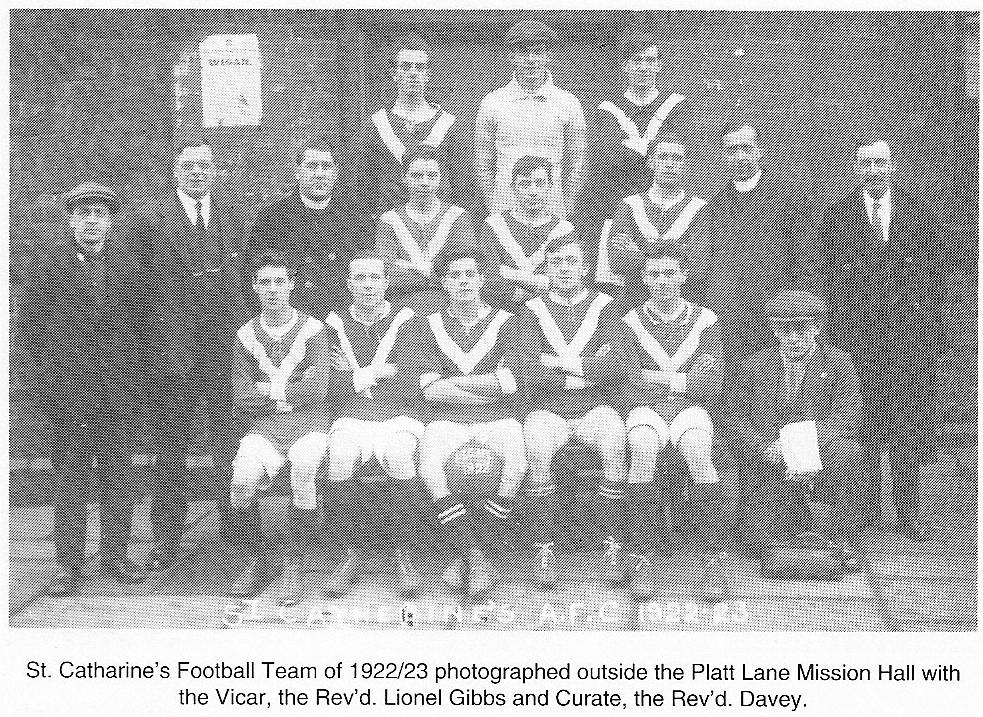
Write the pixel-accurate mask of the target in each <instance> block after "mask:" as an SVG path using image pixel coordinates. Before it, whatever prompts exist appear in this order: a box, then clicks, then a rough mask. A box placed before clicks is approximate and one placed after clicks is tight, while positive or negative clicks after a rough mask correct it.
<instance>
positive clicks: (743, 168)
mask: <svg viewBox="0 0 983 717" xmlns="http://www.w3.org/2000/svg"><path fill="white" fill-rule="evenodd" d="M723 147H724V160H725V162H726V164H727V169H728V171H729V173H730V178H731V179H732V180H734V181H735V182H743V181H746V180H748V179H751V177H753V176H754V175H756V174H757V173H758V171H759V170H760V169H761V157H762V153H761V150H760V149H759V148H758V134H757V132H756V131H755V129H754V128H753V127H750V126H748V125H744V126H743V127H741V128H740V129H738V130H736V131H734V132H731V133H730V134H727V135H725V136H724V139H723Z"/></svg>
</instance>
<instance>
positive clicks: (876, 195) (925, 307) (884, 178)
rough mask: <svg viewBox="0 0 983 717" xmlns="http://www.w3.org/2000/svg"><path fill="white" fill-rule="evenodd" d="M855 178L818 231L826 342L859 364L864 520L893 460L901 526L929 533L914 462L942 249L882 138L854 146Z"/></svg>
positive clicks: (926, 444)
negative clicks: (885, 461) (899, 179)
mask: <svg viewBox="0 0 983 717" xmlns="http://www.w3.org/2000/svg"><path fill="white" fill-rule="evenodd" d="M856 173H857V176H858V178H859V186H858V187H857V188H856V189H855V190H854V191H853V192H851V193H850V194H849V195H847V196H846V197H845V198H844V199H842V200H841V201H840V202H838V203H837V204H835V205H834V206H833V207H832V208H831V209H830V210H829V212H828V213H827V214H826V217H825V221H824V222H823V224H822V226H821V227H820V229H819V232H818V242H817V248H818V262H817V265H818V270H817V271H816V274H817V278H818V284H819V286H820V287H821V288H822V290H824V291H825V295H826V297H827V299H828V301H829V305H830V321H829V336H830V342H831V343H833V344H835V345H836V346H839V347H840V348H842V349H843V350H845V351H848V352H850V354H851V355H852V356H853V357H854V359H855V360H856V362H857V366H858V368H859V373H860V387H861V391H862V392H863V397H864V403H865V407H866V412H865V415H864V421H863V429H864V434H863V436H862V439H863V444H864V446H865V449H866V451H867V454H868V467H869V469H870V470H868V471H867V475H868V476H869V480H867V479H865V488H866V490H862V491H861V496H863V497H866V500H865V501H864V504H865V508H866V509H865V511H864V513H865V518H867V519H869V518H870V517H871V514H873V513H875V512H876V509H877V507H878V506H879V501H878V500H876V499H875V498H873V497H872V496H875V495H878V494H879V489H877V490H876V491H875V490H874V488H875V487H876V486H879V484H880V481H879V478H880V466H881V462H882V455H883V454H884V453H885V452H886V453H887V455H888V458H889V460H890V465H891V479H892V487H893V492H894V502H895V506H896V508H897V514H898V521H899V525H898V528H899V530H900V531H901V532H903V533H905V534H907V535H908V536H909V537H911V538H912V539H915V540H925V539H926V538H927V526H926V524H925V523H923V522H922V520H921V519H920V517H919V505H918V497H919V496H918V493H919V491H918V466H919V464H920V463H925V462H927V461H928V459H929V457H930V454H931V451H932V449H933V447H934V442H935V423H936V417H935V411H936V409H937V405H938V397H937V387H936V382H937V376H938V357H939V355H940V353H941V350H942V345H943V335H942V330H943V327H944V326H945V321H944V320H943V318H942V317H941V316H940V313H941V310H942V308H943V302H944V297H945V291H944V288H943V276H942V266H943V259H942V257H943V256H944V249H943V248H941V245H940V237H939V227H938V225H937V223H936V220H935V217H934V216H933V214H932V212H931V211H930V209H929V208H928V207H927V206H926V205H924V204H923V203H922V202H921V201H919V200H918V199H916V198H915V197H914V196H912V195H911V194H908V193H906V192H905V191H904V190H903V189H902V188H901V187H899V186H897V183H896V182H895V181H894V173H895V166H894V162H893V161H892V158H891V148H890V147H889V146H888V145H887V143H886V142H884V141H883V140H878V141H876V142H873V143H871V144H866V145H863V146H861V147H859V148H858V150H857V161H856Z"/></svg>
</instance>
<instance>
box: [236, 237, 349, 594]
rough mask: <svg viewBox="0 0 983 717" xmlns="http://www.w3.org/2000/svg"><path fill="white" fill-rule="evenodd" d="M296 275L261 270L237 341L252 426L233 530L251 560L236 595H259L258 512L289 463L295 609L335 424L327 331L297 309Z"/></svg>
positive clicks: (241, 462)
mask: <svg viewBox="0 0 983 717" xmlns="http://www.w3.org/2000/svg"><path fill="white" fill-rule="evenodd" d="M293 276H294V275H293V271H292V270H291V269H290V268H288V266H287V263H286V261H284V260H283V259H280V258H278V257H276V256H273V255H266V256H263V257H259V258H258V259H257V260H256V262H255V264H254V271H253V291H254V292H256V295H257V297H259V301H260V304H261V306H262V310H261V312H260V314H259V316H257V317H256V318H254V319H253V320H252V321H250V322H249V323H247V324H246V325H245V326H243V327H242V328H241V329H239V333H238V342H237V345H236V353H235V373H234V391H235V400H236V403H237V405H238V407H239V409H240V410H241V411H242V412H243V413H244V414H246V415H247V416H248V417H249V418H250V426H249V432H248V433H247V435H246V436H245V437H244V438H243V439H242V441H241V442H240V444H239V451H238V453H237V454H236V457H235V461H234V463H233V471H232V490H231V494H230V503H231V506H232V514H233V521H234V522H233V524H234V525H235V527H236V537H237V538H238V541H239V542H240V545H241V547H242V549H243V552H244V553H245V555H246V557H247V558H248V564H247V566H246V569H245V570H244V571H243V573H242V574H241V575H240V577H239V579H238V580H236V582H235V584H234V585H233V587H232V594H233V595H237V596H242V597H246V596H250V595H255V594H256V592H258V589H259V587H260V585H261V583H262V581H263V579H264V577H265V572H266V571H265V565H264V561H263V555H262V538H261V534H260V525H259V523H258V521H257V520H256V517H257V513H256V512H255V511H254V510H253V504H254V502H255V501H256V494H257V491H258V490H259V486H260V485H261V484H263V483H265V482H266V481H269V480H272V479H273V478H274V476H276V474H277V473H278V472H279V471H280V470H281V469H282V468H283V466H284V464H285V463H286V462H287V460H288V459H289V461H290V487H291V490H292V493H293V501H292V505H291V508H290V531H289V534H288V538H287V550H286V555H285V557H284V563H283V587H282V593H281V595H280V601H281V602H282V603H283V604H285V605H292V604H294V603H296V602H297V601H298V600H299V599H300V595H301V593H302V592H303V586H304V583H303V576H302V570H303V557H304V556H305V555H306V556H307V566H308V568H310V567H311V563H312V562H313V561H312V560H311V559H310V558H311V556H312V555H313V554H314V550H315V547H316V545H317V540H318V525H317V510H316V508H317V484H316V482H315V478H316V476H317V471H318V468H319V467H320V465H321V461H322V459H323V458H324V454H325V452H326V451H327V449H328V428H329V427H330V425H331V420H330V417H329V415H328V411H327V409H326V403H325V401H326V395H327V386H328V372H329V370H330V369H329V363H328V353H327V343H326V342H325V338H324V333H323V331H322V329H323V324H322V323H321V322H320V321H318V320H317V319H314V318H312V317H310V316H306V315H305V314H302V313H301V312H299V311H297V310H296V309H294V308H293V307H292V306H291V305H290V294H291V292H292V291H293V288H294V281H293Z"/></svg>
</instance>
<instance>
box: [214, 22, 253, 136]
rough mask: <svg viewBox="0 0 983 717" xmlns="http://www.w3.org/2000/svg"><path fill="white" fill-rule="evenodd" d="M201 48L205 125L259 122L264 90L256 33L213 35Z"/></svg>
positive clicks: (245, 124)
mask: <svg viewBox="0 0 983 717" xmlns="http://www.w3.org/2000/svg"><path fill="white" fill-rule="evenodd" d="M200 50H201V107H202V124H203V126H205V127H248V126H251V125H258V124H259V120H260V114H261V111H262V103H261V98H262V93H261V91H260V83H259V78H260V54H259V39H258V38H257V37H256V35H211V36H210V37H206V38H205V39H204V41H203V42H202V43H201V48H200Z"/></svg>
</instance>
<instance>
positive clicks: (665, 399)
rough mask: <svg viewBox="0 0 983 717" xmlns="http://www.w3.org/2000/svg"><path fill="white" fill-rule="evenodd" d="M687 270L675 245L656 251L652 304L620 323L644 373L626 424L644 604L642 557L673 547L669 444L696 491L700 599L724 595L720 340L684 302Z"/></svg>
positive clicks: (645, 565) (636, 574) (710, 320)
mask: <svg viewBox="0 0 983 717" xmlns="http://www.w3.org/2000/svg"><path fill="white" fill-rule="evenodd" d="M687 269H688V266H687V264H686V260H685V259H684V258H683V253H682V250H681V249H680V248H679V246H678V245H676V244H663V245H661V246H659V245H656V246H653V247H651V248H650V249H649V251H648V252H647V253H646V256H645V263H644V269H643V271H642V281H643V282H644V284H645V286H646V288H647V289H648V290H649V295H650V298H649V300H648V301H646V302H645V303H644V304H642V305H641V306H639V307H637V308H635V309H632V310H631V311H629V312H628V313H627V314H626V315H625V316H624V318H623V319H622V321H624V323H625V324H626V325H627V326H628V329H629V333H630V337H631V347H632V351H633V352H634V353H635V354H636V355H637V356H638V357H639V361H640V363H641V367H642V371H641V382H640V383H639V385H638V387H637V390H636V391H633V392H631V395H630V397H629V399H628V403H629V406H630V407H631V411H630V412H629V413H628V419H627V421H626V429H627V432H628V448H629V451H630V453H631V460H630V464H629V469H628V487H629V491H630V493H631V494H634V495H631V500H630V502H629V505H630V506H632V509H633V514H634V518H635V520H637V521H638V524H639V528H640V529H641V530H642V531H644V532H643V535H644V536H645V537H644V538H643V545H641V546H639V553H640V556H639V559H638V562H637V563H636V569H635V570H634V571H633V572H632V577H631V585H632V591H633V593H634V594H635V596H636V597H638V598H640V599H647V598H649V597H650V596H651V595H652V593H653V592H654V590H655V585H654V576H653V574H652V563H651V561H650V560H649V559H648V557H647V556H646V555H645V553H647V552H648V551H650V550H653V549H654V548H655V547H656V545H654V543H655V542H656V540H659V539H661V541H663V545H661V546H660V547H662V548H666V547H668V546H667V545H666V544H665V542H666V541H667V539H668V538H669V536H668V534H666V533H665V532H664V531H665V519H664V516H663V514H664V512H665V510H666V509H667V508H668V505H667V503H669V502H670V501H671V500H672V499H673V498H675V497H677V496H672V495H670V493H671V492H674V491H678V486H677V487H676V488H673V487H672V486H671V485H670V481H665V480H657V477H656V473H657V472H658V470H659V466H660V462H659V461H658V457H659V454H660V453H661V452H662V450H663V449H664V448H666V447H668V446H669V445H673V446H676V448H678V449H679V452H680V454H681V455H682V457H683V460H684V461H685V463H686V467H687V468H688V469H689V475H690V479H691V481H692V485H693V488H692V492H691V494H690V495H691V498H692V503H693V506H694V511H695V518H696V521H695V526H694V527H695V532H696V533H697V539H698V540H699V541H700V546H701V548H702V553H703V558H704V560H705V562H704V566H703V571H702V572H703V575H702V576H701V580H700V583H699V586H698V592H699V593H700V594H701V596H702V597H705V598H708V599H715V600H719V599H721V598H722V596H723V594H724V591H725V587H724V581H723V575H722V573H721V568H720V563H719V560H718V555H717V553H718V552H719V551H720V550H721V547H722V529H721V504H720V479H719V477H718V475H717V470H716V468H715V467H714V465H713V459H712V452H711V446H712V442H713V421H712V420H711V419H710V414H709V413H708V411H707V407H708V406H711V404H713V403H715V402H716V401H717V399H718V397H719V394H720V386H721V371H722V366H721V354H720V336H719V329H718V328H717V326H716V323H717V317H716V316H715V315H714V313H713V312H712V311H710V310H709V309H705V308H702V307H699V306H694V305H693V304H691V303H689V302H688V301H686V300H685V299H683V298H682V297H681V296H680V295H679V292H680V288H681V287H682V285H683V283H684V282H685V281H686V272H687ZM662 465H663V466H664V465H665V462H664V461H663V462H662ZM653 509H654V510H653ZM653 513H654V515H653ZM660 528H661V530H660ZM660 532H661V533H662V535H659V534H660ZM657 536H658V537H657ZM644 543H647V544H644Z"/></svg>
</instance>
